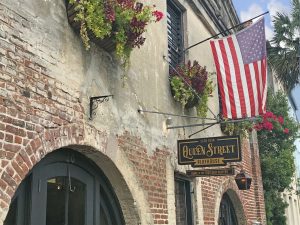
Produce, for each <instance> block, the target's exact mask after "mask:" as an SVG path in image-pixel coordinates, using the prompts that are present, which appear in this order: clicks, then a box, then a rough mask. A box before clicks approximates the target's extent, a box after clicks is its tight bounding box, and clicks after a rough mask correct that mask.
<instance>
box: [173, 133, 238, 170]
mask: <svg viewBox="0 0 300 225" xmlns="http://www.w3.org/2000/svg"><path fill="white" fill-rule="evenodd" d="M177 145H178V164H180V165H187V164H190V165H192V166H193V167H199V166H224V165H226V163H227V162H239V161H241V160H242V157H241V148H240V138H239V136H221V137H210V138H197V139H188V140H178V141H177Z"/></svg>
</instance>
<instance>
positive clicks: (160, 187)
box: [119, 132, 169, 224]
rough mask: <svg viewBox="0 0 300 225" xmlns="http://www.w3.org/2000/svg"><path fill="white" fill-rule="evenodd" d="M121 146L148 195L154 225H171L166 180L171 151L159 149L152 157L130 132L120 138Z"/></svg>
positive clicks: (139, 140) (138, 139)
mask: <svg viewBox="0 0 300 225" xmlns="http://www.w3.org/2000/svg"><path fill="white" fill-rule="evenodd" d="M119 145H120V148H121V149H122V150H123V151H124V152H125V153H126V155H127V157H128V158H129V160H130V161H131V163H132V165H133V169H134V171H135V174H136V175H137V177H138V179H139V180H140V185H141V188H142V189H144V190H145V192H146V193H147V199H148V203H149V207H150V210H151V213H152V215H153V218H154V224H169V223H168V203H167V180H166V158H167V157H168V155H169V151H167V150H160V149H157V150H156V151H155V152H154V154H153V155H152V156H151V155H149V154H148V153H147V149H146V148H145V147H144V143H143V142H142V141H141V139H140V138H137V137H133V136H132V135H130V134H129V133H128V132H126V133H125V134H124V135H122V136H120V137H119Z"/></svg>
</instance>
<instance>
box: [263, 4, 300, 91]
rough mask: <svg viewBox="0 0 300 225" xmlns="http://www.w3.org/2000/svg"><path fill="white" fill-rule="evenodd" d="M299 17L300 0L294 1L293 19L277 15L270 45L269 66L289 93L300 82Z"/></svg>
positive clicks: (284, 15)
mask: <svg viewBox="0 0 300 225" xmlns="http://www.w3.org/2000/svg"><path fill="white" fill-rule="evenodd" d="M299 15H300V3H299V0H293V7H292V14H291V18H290V17H289V16H288V15H286V14H283V13H277V15H276V16H275V17H274V18H273V24H274V31H275V32H274V33H275V34H274V38H273V39H272V41H271V45H270V44H269V45H268V61H269V65H270V66H271V68H272V69H273V70H274V72H275V76H277V78H278V79H279V81H280V82H281V83H282V84H283V86H284V88H285V89H286V90H287V91H288V92H289V91H290V90H291V89H292V88H293V87H295V85H297V84H298V83H299V82H300V80H299V74H300V70H299V58H297V54H298V51H299V47H300V46H299V45H300V38H299V36H297V35H296V34H297V32H298V31H299V30H300V19H299V18H300V16H299Z"/></svg>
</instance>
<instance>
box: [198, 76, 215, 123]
mask: <svg viewBox="0 0 300 225" xmlns="http://www.w3.org/2000/svg"><path fill="white" fill-rule="evenodd" d="M213 90H214V84H213V82H212V80H208V81H207V82H206V85H205V88H204V90H203V93H202V94H201V100H200V101H199V103H198V106H197V115H198V116H199V117H202V118H204V117H206V114H207V111H208V97H210V96H211V93H212V92H213Z"/></svg>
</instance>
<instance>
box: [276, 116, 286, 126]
mask: <svg viewBox="0 0 300 225" xmlns="http://www.w3.org/2000/svg"><path fill="white" fill-rule="evenodd" d="M277 120H278V122H279V123H280V124H283V123H284V119H283V117H282V116H278V118H277Z"/></svg>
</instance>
